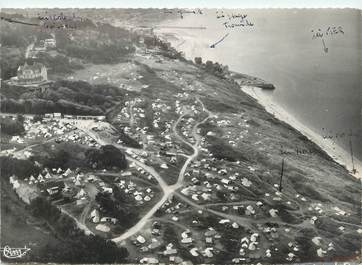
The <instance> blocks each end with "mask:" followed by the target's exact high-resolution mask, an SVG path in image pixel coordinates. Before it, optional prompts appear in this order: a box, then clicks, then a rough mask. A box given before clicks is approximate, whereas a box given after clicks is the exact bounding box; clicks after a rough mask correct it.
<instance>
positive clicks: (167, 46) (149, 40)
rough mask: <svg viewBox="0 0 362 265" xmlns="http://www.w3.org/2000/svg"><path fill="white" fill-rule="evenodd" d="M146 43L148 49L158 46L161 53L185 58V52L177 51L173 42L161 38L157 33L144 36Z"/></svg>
mask: <svg viewBox="0 0 362 265" xmlns="http://www.w3.org/2000/svg"><path fill="white" fill-rule="evenodd" d="M144 44H145V45H146V47H147V48H148V49H152V48H155V47H158V48H159V49H160V51H161V54H162V55H163V56H165V57H168V58H170V59H179V60H185V58H184V54H183V52H180V51H177V50H176V49H175V48H173V47H171V43H169V42H166V41H163V40H161V39H160V38H158V37H157V36H156V35H153V36H144Z"/></svg>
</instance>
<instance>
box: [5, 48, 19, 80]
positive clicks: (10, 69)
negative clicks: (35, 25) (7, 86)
mask: <svg viewBox="0 0 362 265" xmlns="http://www.w3.org/2000/svg"><path fill="white" fill-rule="evenodd" d="M24 60H25V57H24V52H23V51H22V50H21V49H19V48H8V47H0V61H1V62H0V65H1V79H3V80H8V79H10V78H11V77H14V76H16V75H17V70H18V67H19V65H21V64H23V63H24Z"/></svg>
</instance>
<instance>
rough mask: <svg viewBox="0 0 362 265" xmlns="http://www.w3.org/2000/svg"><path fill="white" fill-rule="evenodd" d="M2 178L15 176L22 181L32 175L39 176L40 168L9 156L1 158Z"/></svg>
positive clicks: (30, 162)
mask: <svg viewBox="0 0 362 265" xmlns="http://www.w3.org/2000/svg"><path fill="white" fill-rule="evenodd" d="M0 168H1V174H0V175H1V178H6V179H7V178H8V177H10V176H12V175H15V176H17V177H19V178H21V179H24V178H28V177H30V176H31V175H34V176H37V175H38V174H39V172H40V170H41V169H40V168H39V167H38V166H36V165H35V163H34V162H32V161H30V160H23V159H16V158H12V157H8V156H0Z"/></svg>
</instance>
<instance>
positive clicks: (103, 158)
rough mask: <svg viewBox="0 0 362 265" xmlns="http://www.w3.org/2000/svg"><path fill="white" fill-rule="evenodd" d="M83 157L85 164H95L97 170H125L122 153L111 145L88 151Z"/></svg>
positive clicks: (124, 159)
mask: <svg viewBox="0 0 362 265" xmlns="http://www.w3.org/2000/svg"><path fill="white" fill-rule="evenodd" d="M85 155H86V159H87V162H88V163H89V164H90V165H93V164H96V168H98V169H103V168H107V169H111V168H113V167H117V168H120V169H125V168H127V165H128V163H127V160H126V156H125V155H124V153H123V152H122V151H121V150H119V149H118V148H117V147H115V146H113V145H104V146H101V147H100V148H99V149H91V150H88V151H87V152H86V153H85Z"/></svg>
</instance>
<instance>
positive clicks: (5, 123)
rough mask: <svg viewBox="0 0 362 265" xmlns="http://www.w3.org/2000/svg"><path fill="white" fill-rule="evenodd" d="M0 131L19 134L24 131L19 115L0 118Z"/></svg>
mask: <svg viewBox="0 0 362 265" xmlns="http://www.w3.org/2000/svg"><path fill="white" fill-rule="evenodd" d="M0 128H1V132H2V133H5V134H8V135H20V134H22V133H24V132H25V129H24V125H23V120H22V118H21V116H19V117H18V119H16V120H13V119H12V118H0Z"/></svg>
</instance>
